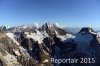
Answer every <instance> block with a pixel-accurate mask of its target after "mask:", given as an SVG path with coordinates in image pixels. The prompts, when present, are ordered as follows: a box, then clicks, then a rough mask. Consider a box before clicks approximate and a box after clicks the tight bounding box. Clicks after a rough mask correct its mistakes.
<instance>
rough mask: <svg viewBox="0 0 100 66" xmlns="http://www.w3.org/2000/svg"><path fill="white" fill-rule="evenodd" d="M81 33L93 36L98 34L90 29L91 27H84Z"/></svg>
mask: <svg viewBox="0 0 100 66" xmlns="http://www.w3.org/2000/svg"><path fill="white" fill-rule="evenodd" d="M79 33H82V34H87V33H91V34H96V32H95V31H94V30H93V29H92V28H90V27H83V28H82V29H81V30H80V31H79Z"/></svg>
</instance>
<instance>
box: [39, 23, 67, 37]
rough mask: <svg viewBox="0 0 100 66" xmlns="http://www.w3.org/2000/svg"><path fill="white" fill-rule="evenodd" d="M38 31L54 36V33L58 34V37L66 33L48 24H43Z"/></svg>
mask: <svg viewBox="0 0 100 66" xmlns="http://www.w3.org/2000/svg"><path fill="white" fill-rule="evenodd" d="M40 30H42V31H46V32H47V33H48V34H49V35H52V34H55V32H57V33H58V35H66V34H68V32H66V31H64V30H63V29H61V28H59V27H57V26H56V25H55V24H49V23H45V24H44V25H43V26H42V27H41V28H40Z"/></svg>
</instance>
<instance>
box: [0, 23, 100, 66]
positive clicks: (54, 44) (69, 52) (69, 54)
mask: <svg viewBox="0 0 100 66" xmlns="http://www.w3.org/2000/svg"><path fill="white" fill-rule="evenodd" d="M99 50H100V35H99V34H98V33H97V32H96V31H94V30H93V29H92V28H90V27H82V28H71V27H61V26H60V25H58V24H57V23H56V24H55V23H45V24H43V25H40V26H39V25H38V24H32V25H22V26H15V27H9V28H6V26H2V27H1V28H0V66H100V52H99ZM51 58H54V59H68V58H76V59H79V58H87V59H88V58H90V60H91V62H88V61H87V63H85V62H84V63H80V62H81V61H80V60H79V61H78V63H75V64H71V63H60V64H57V63H53V62H51Z"/></svg>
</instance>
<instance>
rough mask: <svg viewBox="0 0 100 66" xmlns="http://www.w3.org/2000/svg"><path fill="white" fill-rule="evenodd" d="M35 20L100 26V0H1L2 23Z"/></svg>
mask: <svg viewBox="0 0 100 66" xmlns="http://www.w3.org/2000/svg"><path fill="white" fill-rule="evenodd" d="M33 22H38V23H44V22H58V23H59V24H61V25H66V26H71V27H77V26H81V27H83V26H90V27H100V0H0V25H13V26H15V25H23V24H32V23H33Z"/></svg>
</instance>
